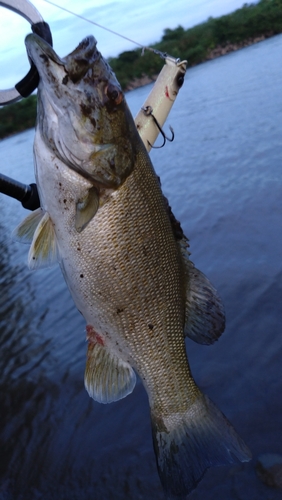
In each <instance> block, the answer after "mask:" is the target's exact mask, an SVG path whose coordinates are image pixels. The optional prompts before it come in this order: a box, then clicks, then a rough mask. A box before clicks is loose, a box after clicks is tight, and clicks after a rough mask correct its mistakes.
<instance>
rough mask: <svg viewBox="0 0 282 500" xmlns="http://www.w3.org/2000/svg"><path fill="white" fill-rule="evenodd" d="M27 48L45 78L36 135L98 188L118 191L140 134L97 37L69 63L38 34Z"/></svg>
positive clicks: (80, 47) (86, 41) (83, 44)
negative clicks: (99, 49)
mask: <svg viewBox="0 0 282 500" xmlns="http://www.w3.org/2000/svg"><path fill="white" fill-rule="evenodd" d="M25 43H26V48H27V52H28V55H29V57H30V59H31V60H32V61H33V62H34V64H35V66H36V68H37V70H38V73H39V77H40V81H39V86H38V114H37V131H39V133H40V134H41V137H42V139H43V141H44V143H45V144H46V146H47V147H48V148H49V149H51V150H52V152H53V153H55V155H56V156H57V157H58V158H59V159H60V160H61V161H63V162H64V163H65V164H66V165H68V166H69V167H70V168H72V169H73V170H75V171H76V172H78V173H79V174H81V175H82V176H84V177H85V178H87V179H89V180H91V181H92V182H93V183H94V184H96V185H98V186H99V185H101V186H103V187H107V188H116V187H118V186H119V185H120V184H121V183H122V182H123V181H124V179H125V178H126V177H127V176H128V175H129V174H130V172H131V171H132V169H133V167H134V163H135V157H136V143H137V141H139V134H138V132H137V130H136V127H135V124H134V120H133V118H132V116H131V113H130V111H129V109H128V107H127V104H126V102H125V99H124V94H123V92H122V89H121V86H120V84H119V83H118V81H117V79H116V77H115V74H114V73H113V71H112V70H111V68H110V66H109V64H108V63H107V61H106V60H105V59H104V58H103V57H102V55H101V53H100V52H99V51H98V50H97V42H96V40H95V38H94V37H93V36H89V37H87V38H85V39H84V40H83V41H82V42H81V43H80V44H79V45H78V47H77V48H76V49H75V50H74V51H73V52H72V53H71V54H69V55H68V56H66V57H64V58H60V57H59V56H58V55H57V54H56V52H55V51H54V49H53V48H52V47H51V46H50V45H49V44H48V43H47V42H46V41H44V40H43V39H42V38H40V37H39V36H37V35H35V34H30V35H28V36H27V37H26V40H25ZM132 134H133V135H132ZM132 137H135V139H134V140H132Z"/></svg>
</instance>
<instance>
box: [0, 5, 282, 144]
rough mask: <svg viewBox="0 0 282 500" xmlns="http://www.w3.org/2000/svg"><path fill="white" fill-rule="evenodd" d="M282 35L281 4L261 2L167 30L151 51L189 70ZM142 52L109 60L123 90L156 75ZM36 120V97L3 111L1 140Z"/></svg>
mask: <svg viewBox="0 0 282 500" xmlns="http://www.w3.org/2000/svg"><path fill="white" fill-rule="evenodd" d="M278 33H282V0H260V1H259V2H258V3H256V4H253V3H250V4H247V3H245V4H244V5H243V6H242V8H240V9H238V10H236V11H235V12H233V13H231V14H228V15H225V16H221V17H219V18H213V17H210V18H209V19H208V20H207V21H205V22H203V23H201V24H198V25H197V26H194V27H193V28H189V29H186V30H185V29H184V28H183V27H182V26H178V27H177V28H175V29H170V28H166V29H165V30H164V33H163V36H162V39H161V41H160V42H158V43H156V44H154V45H152V46H151V47H153V48H155V49H157V50H159V51H161V52H165V53H167V54H169V55H171V56H174V57H179V58H180V59H187V60H188V66H190V67H191V66H194V65H196V64H200V63H202V62H204V61H206V60H207V59H209V58H210V57H211V54H212V53H213V51H215V49H216V48H218V47H225V46H227V45H228V44H229V45H230V44H234V46H238V48H239V47H240V46H242V43H243V42H245V41H246V40H249V41H252V40H255V39H256V38H258V37H261V36H264V37H270V36H273V35H276V34H278ZM141 52H142V51H141V50H140V49H135V50H131V51H125V52H122V53H121V54H120V55H119V56H118V57H111V58H109V63H110V65H111V67H112V69H113V71H114V72H115V74H116V76H117V79H118V80H119V82H120V84H121V86H122V87H123V89H125V90H126V89H127V88H128V86H129V84H130V83H131V82H132V81H133V80H136V79H139V78H142V77H144V76H148V77H151V78H152V77H154V75H157V74H158V73H159V72H160V70H161V68H162V66H163V61H162V60H161V59H160V58H159V57H158V56H156V55H155V54H154V53H152V52H149V51H145V52H144V54H143V55H141ZM35 119H36V96H31V97H29V98H27V99H23V100H22V101H21V102H19V103H16V104H11V105H9V106H5V107H3V108H1V109H0V139H2V138H4V137H6V136H8V135H10V134H12V133H16V132H21V131H22V130H25V129H27V128H30V127H33V126H34V124H35Z"/></svg>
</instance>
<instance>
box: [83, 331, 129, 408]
mask: <svg viewBox="0 0 282 500" xmlns="http://www.w3.org/2000/svg"><path fill="white" fill-rule="evenodd" d="M86 330H87V334H88V335H87V338H88V350H87V361H86V369H85V375H84V384H85V388H86V390H87V392H88V394H89V396H90V397H91V398H93V399H95V401H98V402H99V403H112V402H113V401H118V400H119V399H122V398H124V397H126V396H127V395H128V394H130V393H131V392H132V391H133V389H134V387H135V384H136V375H135V372H134V370H133V368H132V367H131V366H130V364H129V363H127V362H126V361H123V360H122V359H121V358H120V357H118V356H117V355H116V354H115V353H114V352H112V351H111V350H110V349H109V348H108V347H107V346H106V345H105V342H104V340H103V338H102V337H101V336H100V335H98V334H97V333H96V332H95V331H94V329H93V328H92V327H91V326H90V325H88V326H87V327H86Z"/></svg>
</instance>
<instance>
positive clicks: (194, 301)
mask: <svg viewBox="0 0 282 500" xmlns="http://www.w3.org/2000/svg"><path fill="white" fill-rule="evenodd" d="M178 244H179V247H180V251H181V255H182V259H183V264H184V270H185V275H186V282H187V285H186V305H185V326H184V334H185V335H186V336H187V337H189V338H191V339H192V340H194V341H195V342H197V343H199V344H213V343H214V342H215V341H216V340H218V338H219V337H220V335H221V334H222V333H223V331H224V328H225V313H224V308H223V305H222V302H221V300H220V298H219V296H218V294H217V291H216V290H215V288H214V287H213V286H212V284H211V283H210V281H209V280H208V278H207V277H206V276H205V275H204V274H203V273H202V272H201V271H199V270H198V269H196V268H195V266H194V264H193V262H191V261H190V260H189V255H190V253H189V251H188V249H187V243H186V240H185V237H184V238H182V240H180V241H179V242H178Z"/></svg>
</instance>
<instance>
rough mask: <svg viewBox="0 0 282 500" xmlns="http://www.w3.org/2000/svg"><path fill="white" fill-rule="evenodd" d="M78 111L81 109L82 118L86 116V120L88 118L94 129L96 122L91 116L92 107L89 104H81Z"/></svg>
mask: <svg viewBox="0 0 282 500" xmlns="http://www.w3.org/2000/svg"><path fill="white" fill-rule="evenodd" d="M80 109H81V112H82V114H83V115H84V116H86V118H88V119H89V120H90V122H91V123H92V125H93V127H94V128H96V120H95V118H93V116H92V111H93V106H91V105H90V104H89V105H87V104H84V103H81V104H80Z"/></svg>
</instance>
